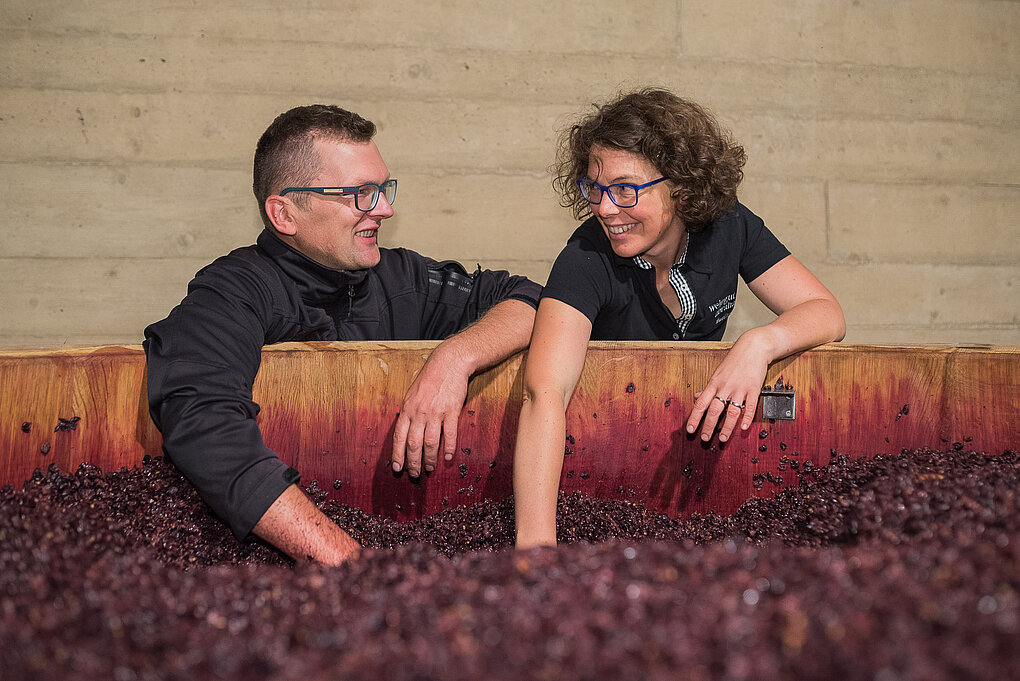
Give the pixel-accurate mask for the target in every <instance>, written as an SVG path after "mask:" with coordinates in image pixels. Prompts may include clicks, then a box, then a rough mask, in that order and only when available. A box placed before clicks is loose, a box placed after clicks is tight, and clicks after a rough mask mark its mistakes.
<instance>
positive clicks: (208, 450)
mask: <svg viewBox="0 0 1020 681" xmlns="http://www.w3.org/2000/svg"><path fill="white" fill-rule="evenodd" d="M379 250H380V254H381V261H380V262H379V264H378V265H376V266H375V267H372V268H370V269H367V270H357V271H340V270H334V269H330V268H327V267H324V266H322V265H319V264H318V263H316V262H314V261H312V260H311V259H309V258H308V257H306V256H305V255H303V254H302V253H300V252H298V251H296V250H294V249H292V248H291V247H290V246H288V245H287V244H285V243H283V242H282V241H281V240H280V239H279V238H277V237H276V236H275V235H273V234H272V233H271V232H269V231H268V230H265V231H263V232H262V234H261V235H260V236H259V238H258V242H257V244H256V245H253V246H247V247H245V248H239V249H237V250H235V251H232V252H231V253H229V254H228V255H225V256H223V257H221V258H219V259H217V260H216V261H215V262H213V263H212V264H210V265H208V266H206V267H205V268H203V269H202V270H201V271H200V272H199V273H198V274H196V275H195V278H194V279H193V280H192V281H191V283H190V284H189V285H188V295H187V297H185V298H184V300H183V301H181V304H180V305H178V306H177V307H175V308H174V309H173V310H172V311H171V312H170V315H169V316H168V317H167V318H166V319H164V320H162V321H160V322H157V323H155V324H151V325H150V326H149V327H147V328H146V329H145V342H144V346H145V353H146V358H147V362H148V392H149V411H150V413H151V415H152V419H153V421H155V423H156V426H157V427H158V428H159V429H160V432H161V433H162V434H163V450H164V452H165V453H166V454H167V456H168V457H169V458H170V460H171V461H173V462H174V464H175V465H176V466H177V467H178V468H180V470H181V471H182V472H183V473H184V475H185V476H186V477H187V478H188V479H189V480H191V482H192V484H194V485H195V487H196V488H197V489H198V491H199V493H200V494H201V495H202V498H203V499H204V500H205V501H206V503H208V504H209V506H211V507H212V509H213V510H214V511H215V512H216V513H217V514H218V515H219V516H220V517H222V518H224V519H225V520H226V521H227V523H228V524H229V525H230V528H231V530H232V531H233V532H234V534H235V535H237V536H238V537H240V538H244V537H246V536H247V535H248V534H249V533H250V532H251V530H252V528H253V527H254V526H255V524H256V523H257V522H258V521H259V519H260V518H261V517H262V515H263V514H264V513H265V512H266V510H267V509H268V508H269V506H270V505H272V503H273V502H274V501H275V500H276V498H277V497H279V495H280V494H282V493H283V491H284V490H285V489H286V488H287V486H288V485H290V484H291V483H293V482H296V481H297V479H298V473H297V471H295V470H293V469H292V468H289V467H288V466H287V465H286V464H284V463H283V462H282V461H280V459H279V458H278V457H277V455H276V454H275V453H274V452H273V451H272V450H270V449H269V448H268V447H266V445H265V444H264V443H263V441H262V434H261V433H260V432H259V428H258V425H257V424H256V421H255V417H256V415H257V414H258V411H259V407H258V405H257V404H255V403H254V402H253V401H252V384H253V383H254V380H255V375H256V374H257V373H258V370H259V363H260V361H261V358H262V346H263V345H268V344H271V343H280V342H284V341H309V340H415V339H423V340H441V339H443V338H446V337H447V336H449V335H451V334H453V333H456V332H457V331H459V330H461V329H462V328H464V327H465V326H467V325H468V324H470V323H471V322H473V321H475V320H476V319H478V318H479V317H480V316H481V315H483V314H484V313H485V312H486V311H487V310H488V309H489V308H490V307H492V306H493V305H495V304H496V303H498V302H500V301H503V300H507V299H516V300H522V301H525V302H527V303H529V304H530V305H532V306H536V305H537V304H538V297H539V294H540V292H541V289H540V287H539V285H538V284H535V283H534V282H532V281H529V280H528V279H526V278H524V277H520V276H511V275H510V274H509V273H507V272H504V271H490V270H481V269H478V270H476V271H475V272H474V273H473V274H470V275H469V274H467V272H466V271H465V270H464V268H463V267H461V266H460V265H459V264H458V263H456V262H453V261H446V262H437V261H435V260H431V259H429V258H426V257H423V256H421V255H419V254H417V253H414V252H413V251H408V250H405V249H400V248H398V249H392V250H390V249H379Z"/></svg>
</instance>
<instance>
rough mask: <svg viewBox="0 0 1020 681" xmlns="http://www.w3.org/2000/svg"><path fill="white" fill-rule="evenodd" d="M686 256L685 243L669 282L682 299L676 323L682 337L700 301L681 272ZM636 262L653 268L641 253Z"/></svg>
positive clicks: (646, 267)
mask: <svg viewBox="0 0 1020 681" xmlns="http://www.w3.org/2000/svg"><path fill="white" fill-rule="evenodd" d="M686 258H687V245H686V244H684V252H683V254H682V255H681V256H680V259H679V260H677V261H676V263H675V264H674V265H673V266H672V267H670V268H669V283H670V285H671V286H672V287H673V290H674V291H676V297H677V299H678V300H679V301H680V310H681V312H680V316H679V317H677V318H676V324H677V326H678V327H679V328H680V337H681V338H683V337H684V336H686V335H687V326H688V325H689V324H690V323H691V320H692V319H694V313H695V312H697V310H698V301H697V300H695V298H694V294H693V293H692V292H691V287H690V286H688V285H687V280H686V279H684V275H682V274H681V273H680V266H681V265H683V264H684V260H685V259H686ZM634 263H635V264H636V265H637V266H638V267H640V268H641V269H643V270H650V269H653V268H652V264H651V263H650V262H648V261H646V260H645V259H644V258H642V257H641V256H640V255H635V256H634Z"/></svg>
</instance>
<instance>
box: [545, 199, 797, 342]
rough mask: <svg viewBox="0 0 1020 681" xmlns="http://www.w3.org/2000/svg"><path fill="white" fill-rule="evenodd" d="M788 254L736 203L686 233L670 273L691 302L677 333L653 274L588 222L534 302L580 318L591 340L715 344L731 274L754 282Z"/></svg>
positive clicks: (731, 296) (730, 295) (733, 290)
mask: <svg viewBox="0 0 1020 681" xmlns="http://www.w3.org/2000/svg"><path fill="white" fill-rule="evenodd" d="M789 254H790V251H788V250H787V249H786V247H785V246H784V245H783V244H782V243H780V241H779V239H777V238H776V237H775V235H774V234H772V232H770V231H769V229H768V228H767V227H766V226H765V223H764V222H762V220H761V218H759V217H758V216H757V215H755V214H754V213H752V212H751V211H749V210H748V209H747V208H746V207H744V206H743V205H742V204H739V203H738V204H737V205H736V206H735V207H734V208H733V210H731V211H729V212H728V213H726V214H725V215H723V216H722V217H721V218H719V219H718V220H716V221H715V222H713V223H711V224H710V225H708V226H707V227H706V228H705V229H704V230H702V231H700V232H694V233H691V234H690V235H689V237H688V244H687V255H686V258H685V259H684V262H683V264H681V265H679V267H678V270H679V273H680V274H681V275H682V276H683V278H684V279H685V280H686V282H687V285H688V287H689V288H690V289H691V292H692V293H693V294H694V298H695V301H696V309H695V312H694V318H693V319H692V320H691V321H690V323H689V324H688V325H687V329H686V333H684V332H682V331H681V327H680V326H679V325H678V324H677V322H676V320H675V319H674V318H673V314H672V313H671V312H670V311H669V308H667V307H666V306H665V304H663V302H662V300H661V299H660V298H659V293H658V291H657V290H656V288H655V271H654V270H646V269H642V268H641V267H640V266H638V264H637V263H636V262H635V261H634V259H633V258H621V257H620V256H618V255H616V254H615V253H613V248H612V246H611V245H610V243H609V237H607V236H606V235H605V232H603V230H602V226H601V225H600V224H599V222H598V220H597V219H596V218H595V217H592V218H590V219H589V220H587V221H585V222H584V223H583V224H581V226H580V227H578V228H577V230H575V231H574V233H573V235H572V236H571V237H570V239H569V240H568V241H567V245H566V246H565V247H564V248H563V250H562V251H561V252H560V254H559V256H558V257H557V258H556V262H555V263H554V264H553V268H552V271H551V272H550V273H549V281H548V283H546V285H545V289H544V290H543V291H542V297H543V298H555V299H556V300H559V301H561V302H564V303H566V304H567V305H570V306H571V307H573V308H575V309H577V310H578V311H580V312H581V313H582V314H584V315H585V316H586V317H588V319H590V320H591V323H592V329H591V339H592V340H721V339H722V337H723V332H724V331H725V330H726V320H727V319H728V318H729V316H730V312H731V311H732V310H733V304H734V302H735V301H736V297H737V275H740V276H741V277H743V279H744V281H745V282H751V281H754V280H755V279H757V278H758V276H760V275H761V274H762V273H764V272H765V271H766V270H768V269H769V268H770V267H772V266H773V265H775V264H776V263H777V262H779V261H780V260H782V259H783V258H785V257H786V256H788V255H789Z"/></svg>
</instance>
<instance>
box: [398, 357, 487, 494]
mask: <svg viewBox="0 0 1020 681" xmlns="http://www.w3.org/2000/svg"><path fill="white" fill-rule="evenodd" d="M470 377H471V370H470V369H469V368H468V363H467V362H466V361H465V358H464V357H463V356H460V354H459V353H458V352H457V346H456V345H455V344H454V345H451V344H449V343H442V344H441V345H439V346H438V347H437V348H436V349H435V350H434V351H433V352H432V354H431V355H429V358H428V360H426V362H425V365H424V366H423V367H422V368H421V371H419V372H418V375H417V376H416V377H415V379H414V382H413V383H412V384H411V387H410V388H408V389H407V394H406V395H404V403H403V405H401V408H400V416H398V417H397V424H396V427H395V429H394V431H393V470H395V471H399V470H401V469H402V468H404V467H406V468H407V472H408V474H409V475H411V476H412V477H418V476H419V475H421V472H422V468H423V467H424V470H425V471H427V472H431V471H433V470H435V468H436V463H437V461H438V458H439V457H438V454H439V443H440V440H442V442H443V453H444V455H445V457H446V460H447V461H449V460H451V459H453V453H454V452H455V451H457V426H458V423H459V421H460V412H461V409H463V407H464V400H465V399H466V397H467V387H468V379H469V378H470Z"/></svg>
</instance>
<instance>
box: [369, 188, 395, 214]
mask: <svg viewBox="0 0 1020 681" xmlns="http://www.w3.org/2000/svg"><path fill="white" fill-rule="evenodd" d="M392 215H393V204H392V203H390V202H389V201H388V200H387V199H386V194H385V193H380V194H379V201H377V202H376V204H375V208H373V209H372V216H373V217H377V218H381V219H385V218H388V217H392Z"/></svg>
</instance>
